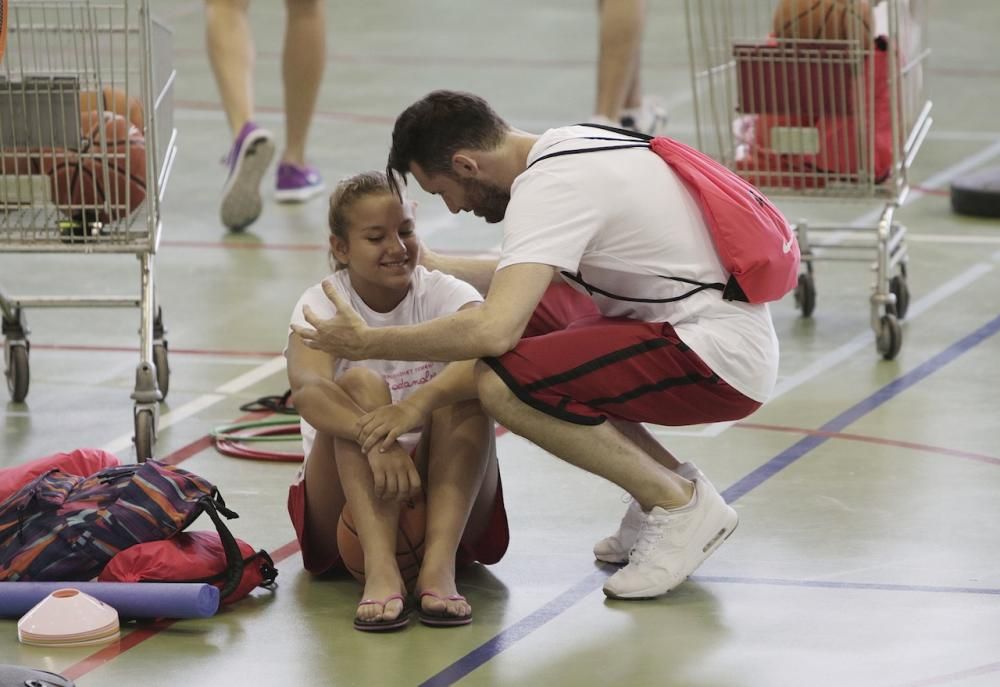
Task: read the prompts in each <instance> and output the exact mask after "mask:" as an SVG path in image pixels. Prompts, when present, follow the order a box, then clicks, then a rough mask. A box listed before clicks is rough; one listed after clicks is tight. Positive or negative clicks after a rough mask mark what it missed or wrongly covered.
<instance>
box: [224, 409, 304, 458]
mask: <svg viewBox="0 0 1000 687" xmlns="http://www.w3.org/2000/svg"><path fill="white" fill-rule="evenodd" d="M211 436H212V439H213V441H214V443H215V448H216V450H217V451H218V452H219V453H221V454H223V455H225V456H232V457H233V458H246V459H248V460H267V461H274V462H280V463H301V462H302V461H303V460H304V459H305V456H303V454H302V453H301V452H299V451H275V450H263V449H255V448H251V447H249V446H246V445H245V444H246V443H251V442H275V441H288V438H289V437H294V436H299V421H298V419H291V418H279V419H273V420H254V421H249V422H235V423H232V424H228V425H221V426H219V427H216V428H215V429H213V430H212V432H211Z"/></svg>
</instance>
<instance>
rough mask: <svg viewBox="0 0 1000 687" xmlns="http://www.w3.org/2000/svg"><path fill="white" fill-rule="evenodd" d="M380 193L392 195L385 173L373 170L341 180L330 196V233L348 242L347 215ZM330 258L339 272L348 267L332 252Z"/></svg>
mask: <svg viewBox="0 0 1000 687" xmlns="http://www.w3.org/2000/svg"><path fill="white" fill-rule="evenodd" d="M379 193H389V194H391V193H392V187H391V186H390V185H389V180H388V178H387V177H386V175H385V172H380V171H378V170H372V171H369V172H361V173H360V174H355V175H354V176H352V177H347V178H346V179H341V180H340V181H339V182H338V183H337V186H336V188H334V189H333V193H331V194H330V211H329V213H328V215H327V223H328V224H329V226H330V233H331V234H332V235H334V236H336V237H337V238H339V239H341V240H343V241H347V240H348V238H347V234H348V229H349V228H350V222H349V220H348V217H347V215H348V213H349V212H350V210H351V208H352V207H354V204H355V203H357V202H358V201H359V200H361V199H362V198H367V197H368V196H371V195H375V194H379ZM329 257H330V265H331V267H333V269H335V270H339V269H343V268H344V267H345V266H346V265H342V264H340V263H339V262H337V259H336V258H335V257H334V255H333V251H332V250H331V251H330V256H329Z"/></svg>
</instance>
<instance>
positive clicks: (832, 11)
mask: <svg viewBox="0 0 1000 687" xmlns="http://www.w3.org/2000/svg"><path fill="white" fill-rule="evenodd" d="M873 21H874V20H873V17H872V10H871V6H870V5H869V4H868V1H867V0H780V2H779V3H778V6H777V7H776V8H775V10H774V35H775V36H776V37H777V38H797V39H800V40H839V41H844V40H857V41H859V42H860V43H861V46H862V47H867V46H868V45H869V44H870V43H871V41H872V25H873Z"/></svg>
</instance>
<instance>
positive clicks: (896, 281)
mask: <svg viewBox="0 0 1000 687" xmlns="http://www.w3.org/2000/svg"><path fill="white" fill-rule="evenodd" d="M889 291H891V292H892V293H894V294H895V295H896V305H895V306H894V307H893V314H894V315H895V316H896V317H898V318H899V319H901V320H902V319H904V318H905V317H906V311H907V310H909V309H910V287H908V286H907V285H906V277H904V276H903V275H901V274H897V275H896V276H895V277H893V278H892V279H890V280H889Z"/></svg>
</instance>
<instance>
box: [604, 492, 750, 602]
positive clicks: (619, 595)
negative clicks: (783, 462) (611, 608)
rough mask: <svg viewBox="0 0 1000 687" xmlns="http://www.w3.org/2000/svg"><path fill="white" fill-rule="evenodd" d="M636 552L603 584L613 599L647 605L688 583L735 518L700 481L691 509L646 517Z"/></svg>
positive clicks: (660, 510)
mask: <svg viewBox="0 0 1000 687" xmlns="http://www.w3.org/2000/svg"><path fill="white" fill-rule="evenodd" d="M645 518H646V520H645V522H643V524H642V527H641V528H640V529H639V536H638V538H637V539H636V542H635V546H634V547H633V548H632V551H631V553H629V557H628V558H629V562H628V565H626V566H625V567H624V568H622V569H621V570H619V571H618V572H616V573H615V574H614V575H612V576H611V577H609V578H608V579H607V581H606V582H605V583H604V593H605V594H606V595H607V596H609V597H611V598H612V599H652V598H654V597H657V596H662V595H663V594H666V593H667V592H669V591H670V590H671V589H673V588H674V587H676V586H677V585H679V584H680V583H681V582H683V581H684V580H686V579H687V577H688V575H690V574H691V573H693V572H694V571H695V569H697V567H698V566H699V565H701V564H702V562H703V561H704V560H705V559H706V558H708V557H709V556H710V555H711V554H712V553H713V552H714V551H715V550H716V549H717V548H719V545H720V544H722V542H723V541H725V540H726V537H728V536H729V535H730V534H732V533H733V530H735V529H736V525H737V524H738V522H739V516H738V515H737V514H736V511H735V510H733V508H732V507H730V506H729V505H728V504H727V503H726V502H725V501H723V500H722V497H721V496H719V493H718V492H716V491H715V490H714V489H711V488H710V487H708V486H706V484H705V483H704V482H702V481H701V480H697V481H695V483H694V497H693V498H692V499H691V503H689V504H687V505H686V506H683V507H681V508H672V509H670V510H666V509H664V508H660V507H658V506H656V507H653V509H652V510H650V512H649V513H646V514H645Z"/></svg>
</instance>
